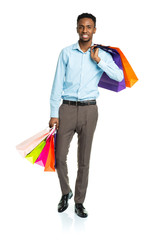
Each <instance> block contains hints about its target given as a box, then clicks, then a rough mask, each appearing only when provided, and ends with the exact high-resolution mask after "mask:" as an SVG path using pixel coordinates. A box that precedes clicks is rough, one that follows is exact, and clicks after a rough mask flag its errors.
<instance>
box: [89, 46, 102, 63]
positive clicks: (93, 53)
mask: <svg viewBox="0 0 158 240" xmlns="http://www.w3.org/2000/svg"><path fill="white" fill-rule="evenodd" d="M95 46H97V45H94V46H92V47H91V58H92V59H93V60H94V61H95V62H96V63H97V64H98V63H99V62H100V60H101V59H100V57H99V56H98V52H99V48H97V47H96V48H95Z"/></svg>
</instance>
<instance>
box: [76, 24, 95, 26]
mask: <svg viewBox="0 0 158 240" xmlns="http://www.w3.org/2000/svg"><path fill="white" fill-rule="evenodd" d="M79 26H81V27H84V25H82V24H79ZM88 26H90V27H91V26H92V25H91V24H88V25H86V27H88Z"/></svg>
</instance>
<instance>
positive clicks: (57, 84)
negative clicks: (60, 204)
mask: <svg viewBox="0 0 158 240" xmlns="http://www.w3.org/2000/svg"><path fill="white" fill-rule="evenodd" d="M65 73H66V56H65V53H64V50H62V51H61V53H60V55H59V58H58V63H57V67H56V72H55V77H54V82H53V86H52V90H51V95H50V117H51V119H50V121H49V126H50V127H52V126H53V125H54V124H55V123H56V124H57V129H58V127H59V120H58V118H59V116H58V115H59V113H58V111H59V105H60V101H61V95H62V91H63V84H64V79H65Z"/></svg>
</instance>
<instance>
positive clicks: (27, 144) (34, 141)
mask: <svg viewBox="0 0 158 240" xmlns="http://www.w3.org/2000/svg"><path fill="white" fill-rule="evenodd" d="M50 131H51V129H50V128H46V129H44V130H42V131H40V132H39V133H37V134H35V135H34V136H32V137H30V138H28V139H26V140H25V141H23V142H22V143H20V144H18V145H17V146H16V149H17V150H18V152H19V153H20V154H21V155H22V157H25V156H26V155H27V154H28V153H30V152H31V151H32V150H33V149H34V148H35V147H36V146H37V145H38V144H39V143H40V142H41V141H43V139H45V138H46V137H47V136H48V135H49V134H50Z"/></svg>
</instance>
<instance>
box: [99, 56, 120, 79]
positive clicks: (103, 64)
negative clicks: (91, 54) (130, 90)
mask: <svg viewBox="0 0 158 240" xmlns="http://www.w3.org/2000/svg"><path fill="white" fill-rule="evenodd" d="M99 57H100V59H101V60H100V61H99V63H98V64H97V65H98V66H99V67H100V68H101V69H102V70H103V71H104V72H106V74H107V75H108V76H109V77H110V78H112V79H114V80H116V81H118V82H121V81H122V80H123V77H124V75H123V71H122V69H120V68H119V67H118V66H117V65H116V64H115V62H114V61H113V58H112V56H111V55H110V53H107V52H104V53H103V54H100V55H99Z"/></svg>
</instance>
